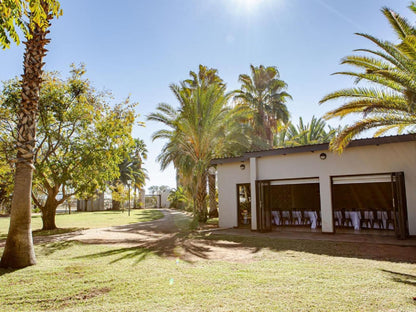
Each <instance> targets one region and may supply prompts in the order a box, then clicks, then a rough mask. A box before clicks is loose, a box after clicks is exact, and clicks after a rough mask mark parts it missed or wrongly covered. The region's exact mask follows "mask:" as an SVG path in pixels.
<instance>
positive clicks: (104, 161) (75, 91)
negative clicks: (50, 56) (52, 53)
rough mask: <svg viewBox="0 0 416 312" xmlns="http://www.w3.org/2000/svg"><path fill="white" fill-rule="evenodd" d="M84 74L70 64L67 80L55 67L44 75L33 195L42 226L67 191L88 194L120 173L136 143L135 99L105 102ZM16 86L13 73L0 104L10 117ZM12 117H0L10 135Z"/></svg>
mask: <svg viewBox="0 0 416 312" xmlns="http://www.w3.org/2000/svg"><path fill="white" fill-rule="evenodd" d="M84 74H85V68H84V67H78V68H77V67H75V66H73V67H72V70H71V75H70V77H69V78H68V79H66V80H63V79H61V78H60V77H59V75H58V74H57V73H46V74H45V75H44V78H43V79H44V83H43V85H42V88H41V93H40V105H39V117H38V126H37V136H38V137H37V143H36V153H35V156H34V166H35V168H36V171H35V172H34V187H33V191H32V199H33V200H34V202H35V204H36V205H37V206H38V207H39V208H40V209H41V211H42V216H43V221H44V228H45V229H50V228H54V227H55V223H54V215H55V210H56V207H57V206H58V205H59V204H61V203H63V202H64V201H65V200H67V199H68V198H69V197H71V196H74V195H77V196H78V197H84V198H85V197H87V198H88V197H89V196H91V195H92V194H94V192H96V191H97V190H100V189H101V190H104V189H105V188H106V187H107V184H108V182H109V181H112V180H114V179H115V178H118V177H119V174H120V173H119V164H120V163H121V162H122V161H123V159H124V157H125V155H126V153H127V152H128V151H129V150H130V149H131V147H132V146H133V145H134V141H133V138H132V137H131V131H132V126H133V124H134V122H135V119H136V114H135V112H134V107H135V104H130V103H129V102H128V100H127V101H126V102H124V103H121V104H118V105H115V106H114V107H112V106H110V105H108V104H107V103H106V95H105V94H100V93H99V92H97V91H95V90H94V89H93V87H92V86H91V85H90V83H89V82H88V80H86V79H85V78H84ZM19 91H20V83H19V81H18V80H17V79H13V80H11V81H9V82H6V84H5V85H4V87H3V90H2V95H1V97H0V107H1V108H2V109H3V110H6V111H7V110H8V111H9V112H11V114H9V117H10V116H15V113H14V111H15V110H17V109H18V103H19V98H20V92H19ZM16 122H17V121H16V119H15V118H14V119H13V118H12V119H10V118H2V119H1V120H0V124H1V125H2V129H3V130H7V131H8V133H9V135H11V136H12V137H13V138H14V139H16V135H17V133H16V130H15V129H16V128H15V123H16ZM12 146H13V145H12Z"/></svg>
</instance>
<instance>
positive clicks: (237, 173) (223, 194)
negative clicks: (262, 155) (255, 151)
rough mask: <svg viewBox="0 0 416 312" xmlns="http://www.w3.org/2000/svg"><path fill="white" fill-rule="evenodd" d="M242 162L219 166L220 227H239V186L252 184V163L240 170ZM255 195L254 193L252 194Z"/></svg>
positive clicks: (246, 164) (246, 163) (245, 163)
mask: <svg viewBox="0 0 416 312" xmlns="http://www.w3.org/2000/svg"><path fill="white" fill-rule="evenodd" d="M241 164H242V163H241V162H235V163H232V164H227V165H218V166H217V175H218V214H219V226H220V227H222V228H229V227H234V226H237V225H238V221H237V184H241V183H250V163H249V162H248V161H246V162H244V165H245V166H246V168H245V169H244V170H241V169H240V165H241ZM252 193H253V192H252ZM252 196H253V194H252Z"/></svg>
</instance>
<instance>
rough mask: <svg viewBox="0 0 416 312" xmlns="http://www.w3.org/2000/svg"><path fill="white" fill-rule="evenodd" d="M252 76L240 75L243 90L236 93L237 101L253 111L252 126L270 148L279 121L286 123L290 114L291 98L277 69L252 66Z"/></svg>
mask: <svg viewBox="0 0 416 312" xmlns="http://www.w3.org/2000/svg"><path fill="white" fill-rule="evenodd" d="M250 69H251V77H250V76H249V75H245V74H243V75H240V77H239V81H240V82H241V84H242V85H241V89H240V90H237V91H236V95H235V99H236V100H237V101H239V102H241V103H243V104H245V105H248V106H249V107H250V109H251V110H252V116H251V120H250V124H251V125H252V127H253V128H254V131H255V133H256V135H257V136H258V137H259V138H260V139H261V140H262V141H263V142H264V143H266V144H267V145H268V146H269V147H272V145H273V135H274V132H275V131H276V129H277V127H278V122H279V121H283V122H284V123H286V122H287V121H288V119H289V112H288V110H287V107H286V102H287V100H288V99H290V98H291V96H290V95H289V94H288V93H287V92H286V91H284V90H286V88H287V84H286V83H285V82H284V81H283V80H280V79H279V71H278V70H277V68H276V67H273V66H269V67H265V66H263V65H260V66H258V67H255V66H253V65H250Z"/></svg>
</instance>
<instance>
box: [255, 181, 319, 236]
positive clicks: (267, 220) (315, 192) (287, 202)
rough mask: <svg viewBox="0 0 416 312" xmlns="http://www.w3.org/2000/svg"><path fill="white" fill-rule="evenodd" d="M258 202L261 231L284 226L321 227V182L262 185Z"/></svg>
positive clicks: (258, 189) (258, 186)
mask: <svg viewBox="0 0 416 312" xmlns="http://www.w3.org/2000/svg"><path fill="white" fill-rule="evenodd" d="M257 199H258V201H257V216H258V217H257V220H258V224H257V227H258V229H259V230H260V231H271V230H272V228H273V227H283V226H291V227H305V228H312V229H316V228H317V227H319V226H321V206H320V193H319V179H318V178H302V179H290V180H272V181H258V182H257Z"/></svg>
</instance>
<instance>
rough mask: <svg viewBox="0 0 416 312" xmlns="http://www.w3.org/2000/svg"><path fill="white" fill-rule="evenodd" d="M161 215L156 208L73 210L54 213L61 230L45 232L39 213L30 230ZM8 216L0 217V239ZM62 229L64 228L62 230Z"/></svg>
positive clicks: (107, 223) (94, 225) (127, 221)
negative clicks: (54, 228) (46, 230)
mask: <svg viewBox="0 0 416 312" xmlns="http://www.w3.org/2000/svg"><path fill="white" fill-rule="evenodd" d="M162 217H163V213H162V212H160V211H159V210H156V209H139V210H131V212H130V216H128V213H127V211H125V212H121V211H95V212H73V213H71V214H70V215H69V214H58V215H56V226H57V227H58V228H60V229H61V230H58V231H53V232H52V233H49V232H47V233H45V232H41V231H39V230H40V229H41V228H42V218H41V216H40V215H34V216H32V230H33V231H35V232H34V235H47V234H58V233H62V232H68V231H73V230H76V229H79V228H101V227H108V226H115V225H124V224H132V223H137V222H146V221H152V220H156V219H160V218H162ZM9 223H10V218H8V217H0V239H2V238H6V236H7V232H8V230H9ZM62 229H64V230H62Z"/></svg>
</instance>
